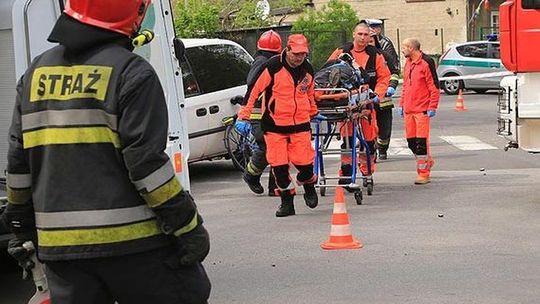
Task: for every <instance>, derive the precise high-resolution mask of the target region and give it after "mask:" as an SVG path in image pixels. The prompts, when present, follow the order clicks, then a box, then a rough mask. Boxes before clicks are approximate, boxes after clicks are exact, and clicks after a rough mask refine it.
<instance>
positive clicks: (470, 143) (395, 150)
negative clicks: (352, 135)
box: [324, 135, 498, 159]
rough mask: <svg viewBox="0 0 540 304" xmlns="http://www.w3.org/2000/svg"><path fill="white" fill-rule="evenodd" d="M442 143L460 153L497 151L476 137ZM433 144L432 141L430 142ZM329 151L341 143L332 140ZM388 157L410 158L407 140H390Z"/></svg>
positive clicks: (444, 137)
mask: <svg viewBox="0 0 540 304" xmlns="http://www.w3.org/2000/svg"><path fill="white" fill-rule="evenodd" d="M439 138H440V139H442V140H443V141H444V142H446V143H448V144H449V147H450V146H453V147H455V148H457V149H459V150H462V151H480V150H497V149H498V148H497V147H494V146H492V145H490V144H487V143H485V142H483V141H481V140H479V139H478V138H476V137H473V136H466V135H456V136H439ZM432 142H433V140H432ZM328 148H329V149H340V148H341V141H338V140H336V139H334V140H332V142H331V143H330V146H329V147H328ZM388 155H389V156H412V155H413V154H412V152H411V150H410V149H409V146H408V144H407V139H405V138H392V139H391V140H390V147H389V148H388ZM324 157H325V158H331V159H338V158H339V157H340V156H339V155H334V154H332V155H325V156H324Z"/></svg>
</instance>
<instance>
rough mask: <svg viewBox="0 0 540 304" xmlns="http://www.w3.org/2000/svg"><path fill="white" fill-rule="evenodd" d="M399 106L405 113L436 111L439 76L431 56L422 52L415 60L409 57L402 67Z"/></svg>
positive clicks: (438, 95)
mask: <svg viewBox="0 0 540 304" xmlns="http://www.w3.org/2000/svg"><path fill="white" fill-rule="evenodd" d="M401 90H402V91H401V99H400V100H399V106H400V107H402V108H403V111H405V113H422V112H426V111H428V110H431V111H436V110H437V107H438V106H439V98H440V94H441V93H440V91H439V78H438V77H437V67H436V66H435V62H434V61H433V59H431V57H429V56H427V55H425V54H424V53H422V55H421V56H420V57H419V58H418V59H417V60H415V61H412V60H411V59H410V58H409V59H407V61H406V62H405V68H404V69H403V86H402V89H401Z"/></svg>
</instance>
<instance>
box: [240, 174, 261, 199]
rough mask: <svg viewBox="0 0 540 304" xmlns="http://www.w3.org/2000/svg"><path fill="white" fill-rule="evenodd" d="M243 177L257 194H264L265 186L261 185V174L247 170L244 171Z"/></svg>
mask: <svg viewBox="0 0 540 304" xmlns="http://www.w3.org/2000/svg"><path fill="white" fill-rule="evenodd" d="M242 179H243V180H244V181H245V182H246V183H247V185H248V186H249V189H251V191H253V192H254V193H256V194H263V193H264V188H263V186H262V185H261V176H260V175H251V174H249V173H247V172H244V174H243V175H242Z"/></svg>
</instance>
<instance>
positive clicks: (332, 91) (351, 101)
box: [313, 88, 373, 205]
mask: <svg viewBox="0 0 540 304" xmlns="http://www.w3.org/2000/svg"><path fill="white" fill-rule="evenodd" d="M315 90H316V91H317V92H321V93H323V94H320V93H319V94H316V96H317V97H318V98H317V99H318V100H328V99H336V98H338V97H340V98H346V99H347V101H348V104H347V105H345V106H342V105H339V106H335V107H320V108H319V113H320V114H321V115H323V116H325V117H326V119H323V120H322V121H317V122H316V126H315V132H314V133H313V136H314V142H315V163H314V172H315V174H316V175H317V176H318V181H317V185H316V186H317V187H318V188H319V191H320V193H321V196H324V195H325V194H326V188H328V187H347V188H348V190H350V191H352V192H353V193H354V197H355V200H356V203H357V204H358V205H360V204H362V200H363V194H362V187H361V186H360V185H359V184H357V183H356V181H357V180H358V179H360V178H361V179H363V185H364V186H367V185H371V186H370V187H371V188H368V194H369V195H371V192H372V191H373V188H372V187H373V177H372V168H371V161H370V155H371V151H370V148H369V145H368V143H367V142H366V140H365V138H364V135H363V132H362V125H361V123H360V119H363V118H355V117H354V112H353V109H356V108H357V106H358V105H357V102H356V100H355V98H354V96H355V95H356V94H358V92H357V91H356V90H355V91H352V92H351V91H349V90H347V89H343V88H324V89H315ZM321 96H325V97H326V98H325V97H323V98H320V97H321ZM328 96H331V98H328ZM323 122H325V123H326V126H327V131H326V132H325V133H322V132H321V123H323ZM339 123H344V125H345V124H346V123H351V124H352V125H353V128H352V129H353V134H352V141H351V142H350V143H349V141H345V143H346V146H345V149H342V148H340V149H329V145H330V142H331V141H332V139H333V138H334V137H337V136H341V133H340V132H339V130H337V128H338V124H339ZM336 130H337V132H336ZM346 132H348V131H346ZM345 135H346V136H347V137H349V134H345ZM357 140H359V141H360V145H357ZM349 145H350V147H349ZM362 150H363V152H364V153H365V154H366V159H367V160H368V161H367V170H368V175H366V176H362V175H360V176H358V174H357V172H358V169H357V166H358V162H357V155H358V154H357V153H360V152H362ZM346 153H350V154H351V159H352V174H351V176H350V177H348V176H335V177H334V176H326V174H325V170H324V167H325V165H324V155H329V154H339V155H343V154H346ZM342 178H350V179H351V183H350V184H344V185H340V184H338V183H335V184H329V183H327V181H328V180H339V179H342Z"/></svg>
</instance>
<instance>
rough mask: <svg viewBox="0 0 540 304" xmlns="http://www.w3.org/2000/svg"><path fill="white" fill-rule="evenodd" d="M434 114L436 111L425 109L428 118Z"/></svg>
mask: <svg viewBox="0 0 540 304" xmlns="http://www.w3.org/2000/svg"><path fill="white" fill-rule="evenodd" d="M435 115H437V112H435V111H432V110H428V111H427V116H428V117H429V118H432V117H435Z"/></svg>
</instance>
